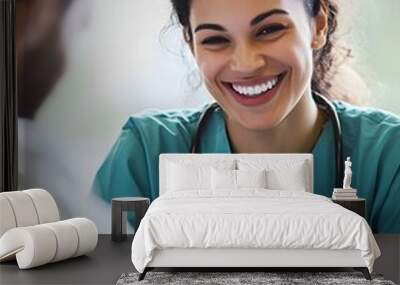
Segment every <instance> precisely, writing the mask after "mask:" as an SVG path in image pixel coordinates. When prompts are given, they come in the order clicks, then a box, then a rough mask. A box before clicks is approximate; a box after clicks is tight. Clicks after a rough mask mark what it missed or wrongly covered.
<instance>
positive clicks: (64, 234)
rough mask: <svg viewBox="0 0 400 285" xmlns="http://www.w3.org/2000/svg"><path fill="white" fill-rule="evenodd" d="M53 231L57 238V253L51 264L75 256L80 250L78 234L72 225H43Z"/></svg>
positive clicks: (61, 222) (60, 223)
mask: <svg viewBox="0 0 400 285" xmlns="http://www.w3.org/2000/svg"><path fill="white" fill-rule="evenodd" d="M42 226H43V227H47V228H49V229H51V230H52V231H53V232H54V234H55V235H56V238H57V253H56V255H55V256H54V258H53V260H51V262H57V261H60V260H64V259H67V258H70V257H72V256H74V254H75V252H76V251H77V248H78V242H79V237H78V233H77V232H76V230H75V229H74V227H73V226H72V225H71V224H70V223H66V222H64V221H59V222H55V223H48V224H44V225H42Z"/></svg>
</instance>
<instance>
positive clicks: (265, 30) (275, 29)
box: [257, 25, 286, 37]
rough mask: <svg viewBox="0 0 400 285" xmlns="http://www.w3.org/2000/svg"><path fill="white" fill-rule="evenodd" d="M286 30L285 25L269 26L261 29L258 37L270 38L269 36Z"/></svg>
mask: <svg viewBox="0 0 400 285" xmlns="http://www.w3.org/2000/svg"><path fill="white" fill-rule="evenodd" d="M285 28H286V27H285V26H284V25H269V26H266V27H264V28H261V29H260V30H259V31H258V32H257V37H258V36H268V35H271V34H274V33H276V32H279V31H282V30H284V29H285Z"/></svg>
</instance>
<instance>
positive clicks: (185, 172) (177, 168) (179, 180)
mask: <svg viewBox="0 0 400 285" xmlns="http://www.w3.org/2000/svg"><path fill="white" fill-rule="evenodd" d="M235 165H236V162H235V161H234V160H230V161H228V160H227V161H225V160H218V161H211V162H207V161H203V162H200V161H196V162H194V161H190V160H181V161H169V162H168V164H167V166H166V167H167V177H166V184H167V185H166V189H167V191H185V190H194V189H195V190H199V189H200V190H211V168H215V169H234V168H235Z"/></svg>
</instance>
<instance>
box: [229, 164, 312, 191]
mask: <svg viewBox="0 0 400 285" xmlns="http://www.w3.org/2000/svg"><path fill="white" fill-rule="evenodd" d="M237 163H238V169H240V170H257V169H258V170H259V169H265V170H266V172H267V175H266V176H267V179H266V180H267V188H268V189H274V190H290V191H308V189H310V190H311V183H312V181H311V173H310V168H309V165H308V161H307V160H288V159H284V160H283V159H279V160H270V161H267V160H238V161H237Z"/></svg>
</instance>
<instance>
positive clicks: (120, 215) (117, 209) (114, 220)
mask: <svg viewBox="0 0 400 285" xmlns="http://www.w3.org/2000/svg"><path fill="white" fill-rule="evenodd" d="M111 205H112V206H111V207H112V213H111V239H112V240H113V241H123V240H126V224H127V211H133V212H134V213H135V217H136V227H135V230H136V229H137V228H138V227H139V224H140V221H141V220H142V219H143V217H144V214H145V213H146V211H147V209H148V208H149V205H150V199H148V198H144V197H120V198H113V199H112V203H111Z"/></svg>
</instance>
